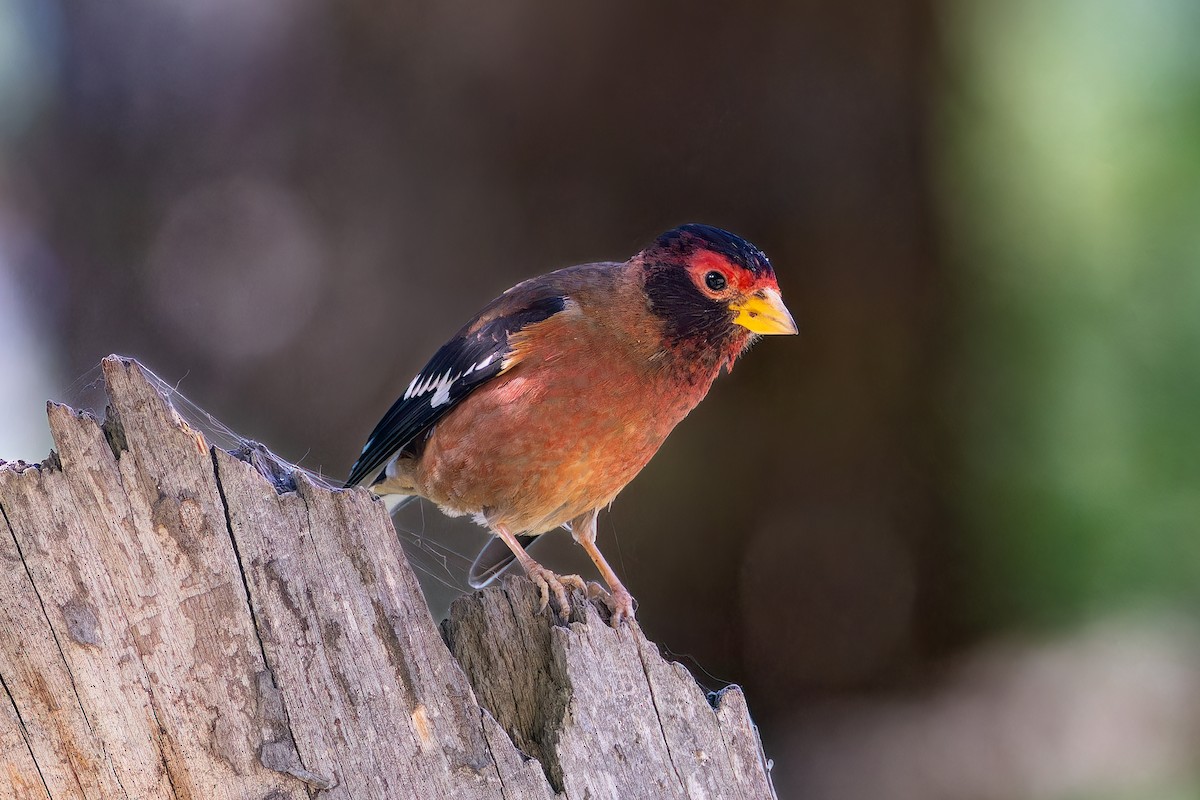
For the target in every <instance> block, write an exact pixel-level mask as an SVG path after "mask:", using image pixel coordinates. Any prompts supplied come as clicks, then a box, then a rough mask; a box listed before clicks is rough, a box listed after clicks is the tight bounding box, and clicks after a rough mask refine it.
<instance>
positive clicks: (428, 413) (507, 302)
mask: <svg viewBox="0 0 1200 800" xmlns="http://www.w3.org/2000/svg"><path fill="white" fill-rule="evenodd" d="M521 294H524V293H521ZM518 298H519V295H518V296H511V295H509V296H501V297H500V298H498V299H497V301H496V302H495V303H493V304H492V305H491V306H489V308H488V309H485V311H484V312H483V314H481V316H480V317H479V318H477V319H476V320H475V321H474V322H472V323H471V324H470V325H468V326H467V327H465V328H463V329H462V330H461V331H459V332H458V334H456V335H455V336H454V338H453V339H451V340H450V341H448V342H446V344H444V345H442V348H441V349H440V350H438V351H437V353H435V354H434V356H433V358H431V359H430V360H429V363H428V364H426V365H425V368H424V369H422V370H421V371H420V372H419V373H417V376H416V377H415V378H413V379H412V382H411V383H410V384H408V389H407V390H406V391H405V392H404V396H403V397H401V398H400V399H399V400H397V401H396V402H395V404H394V405H392V407H391V409H389V410H388V412H387V414H385V415H384V416H383V419H381V420H380V421H379V424H378V425H376V426H375V430H374V431H372V432H371V436H370V438H369V439H367V444H366V446H365V447H363V450H362V454H361V455H360V456H359V457H358V461H356V462H355V464H354V467H353V468H352V469H351V470H350V478H349V480H347V481H346V485H347V486H356V485H358V484H361V483H365V482H366V481H368V480H370V479H372V478H373V477H375V476H376V475H377V474H378V472H379V470H380V469H381V468H382V467H383V466H384V465H386V464H387V463H388V462H389V461H390V460H391V459H392V458H393V457H394V456H395V455H396V454H397V453H399V452H400V451H402V450H405V449H407V448H410V445H412V444H414V440H416V439H417V437H419V436H421V434H423V433H425V432H426V431H428V430H429V429H430V428H431V427H432V426H433V424H434V423H436V422H437V421H438V420H439V419H441V418H442V417H443V416H445V415H446V413H447V412H449V411H450V410H451V409H452V408H454V407H455V406H456V405H458V404H459V403H460V402H462V400H463V398H465V397H467V395H469V394H470V393H471V392H472V391H474V390H475V389H476V388H478V387H479V386H482V385H483V384H484V383H486V382H487V381H488V380H490V379H491V378H494V377H496V376H497V375H499V374H500V373H501V372H502V371H503V370H504V360H505V357H506V356H507V355H508V354H509V351H510V348H509V345H508V339H509V336H510V335H511V334H512V333H514V332H515V331H519V330H521V329H522V328H525V327H527V326H529V325H532V324H533V323H535V322H541V321H542V320H545V319H548V318H550V317H552V316H554V315H555V314H557V313H559V312H560V311H562V310H563V309H564V308H565V307H566V303H567V298H566V296H565V295H560V294H555V295H553V296H550V297H537V298H534V299H530V300H529V301H528V302H519V299H518ZM513 301H517V302H513ZM505 306H508V308H505ZM489 311H490V312H491V314H490V315H489V313H488V312H489ZM422 441H423V440H422ZM414 452H415V451H414Z"/></svg>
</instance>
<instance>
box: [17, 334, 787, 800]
mask: <svg viewBox="0 0 1200 800" xmlns="http://www.w3.org/2000/svg"><path fill="white" fill-rule="evenodd" d="M103 371H104V375H105V380H106V383H107V385H108V391H109V396H110V402H109V408H110V420H106V421H105V423H103V424H102V425H98V424H96V423H95V420H94V418H90V417H88V418H86V419H85V418H83V417H81V416H80V415H77V414H76V413H75V412H73V411H71V410H70V409H68V408H66V407H65V406H52V408H51V427H52V429H53V430H54V434H55V443H56V449H57V450H58V451H59V452H62V453H63V454H64V458H63V459H62V460H61V461H65V463H66V464H67V465H69V466H70V468H71V469H70V470H69V472H61V471H55V470H53V469H44V470H41V471H40V472H41V474H40V475H33V474H32V473H31V474H29V475H28V476H27V477H29V478H30V479H31V480H21V479H20V476H21V475H22V474H23V473H22V471H21V470H20V469H17V468H14V467H12V466H10V465H0V501H3V502H0V511H3V512H4V514H5V523H6V525H7V526H8V529H9V533H10V535H11V536H12V539H13V542H14V545H17V544H18V542H19V541H20V539H19V538H18V534H19V535H20V537H25V539H26V540H27V541H28V542H29V543H30V544H29V547H32V548H34V549H35V550H36V552H35V553H31V552H30V551H29V550H28V549H26V550H24V551H22V550H21V548H20V547H17V548H16V555H15V556H14V557H13V558H12V561H13V563H14V565H15V563H16V561H17V560H18V559H19V560H21V561H22V563H23V565H24V570H23V578H22V581H21V583H20V585H16V584H13V583H12V582H11V581H10V582H8V583H0V607H4V606H5V605H8V604H10V602H13V603H15V602H16V600H17V599H18V598H19V599H20V601H21V602H22V603H24V604H25V605H24V606H22V607H21V608H22V609H23V610H22V611H21V613H23V614H25V615H26V616H25V617H23V619H26V620H34V619H36V620H38V622H37V625H35V626H34V627H37V628H39V629H41V628H43V627H44V628H45V629H46V630H45V631H44V632H42V633H39V634H38V635H40V636H44V637H45V639H46V641H45V642H44V645H43V646H41V647H40V648H36V650H37V653H36V654H35V655H30V653H32V652H33V651H32V650H30V649H29V648H24V649H22V647H23V645H22V643H21V641H20V639H19V637H18V636H14V635H13V633H12V632H11V631H7V630H0V663H11V662H13V659H16V660H17V661H16V662H15V663H22V664H24V663H26V662H25V661H21V659H29V658H38V659H42V662H36V663H43V664H44V666H45V667H46V668H47V669H49V668H51V667H53V669H56V670H59V671H62V672H64V675H63V677H61V678H60V679H59V683H58V684H57V685H58V686H59V690H58V691H59V693H60V696H61V697H68V696H70V694H73V695H74V702H73V703H68V704H66V705H58V706H55V705H54V703H55V702H56V697H55V696H47V697H46V698H44V699H43V700H38V699H37V697H38V695H37V694H36V690H37V689H36V687H34V686H32V685H31V684H30V683H29V682H28V681H24V682H18V683H14V681H13V680H7V683H4V689H5V693H6V695H7V696H8V698H9V702H10V704H11V705H12V707H13V709H14V712H13V713H14V716H13V717H12V718H11V721H10V722H8V723H6V722H5V717H4V716H0V726H3V725H5V724H9V725H11V726H13V728H14V729H17V728H19V730H17V733H18V734H19V735H21V736H22V737H23V739H24V742H25V748H24V749H25V751H28V753H29V758H30V759H32V761H31V763H29V764H25V763H24V762H25V756H24V755H22V756H21V757H20V759H19V760H16V761H10V769H17V770H26V772H25V773H20V774H21V775H22V777H21V779H22V780H27V781H28V782H29V784H30V785H37V784H40V785H41V786H42V787H43V789H44V791H45V794H46V796H47V797H50V798H53V800H66V798H71V800H76V799H77V798H81V797H85V796H86V797H102V798H119V797H129V796H136V797H138V798H139V800H143V798H145V800H160V798H167V797H171V798H176V800H187V799H188V798H200V797H203V798H205V800H210V798H211V799H212V800H236V799H237V798H244V797H258V798H263V799H264V800H266V798H271V800H285V799H286V800H298V798H299V797H301V796H307V797H312V796H313V795H314V794H317V793H320V795H321V797H322V798H327V800H350V799H351V798H352V799H353V800H360V798H361V800H391V799H392V798H407V797H414V798H426V797H438V798H443V797H454V799H455V800H495V798H506V800H555V798H562V800H584V798H589V799H590V800H624V798H640V797H655V798H668V799H671V798H684V797H697V798H699V797H710V798H716V797H741V798H745V799H746V800H771V798H772V797H773V792H771V790H770V788H769V777H768V776H766V775H765V773H764V772H763V769H762V766H761V761H760V760H759V757H760V755H761V747H760V745H759V743H758V738H757V734H756V732H755V731H754V729H753V725H752V723H751V722H750V719H749V716H748V714H746V712H745V705H744V702H743V701H742V700H741V695H740V694H739V695H737V696H736V697H734V696H733V695H730V702H728V703H724V702H721V703H718V707H717V708H716V709H715V710H714V709H713V708H712V707H710V705H709V702H708V700H707V699H706V698H705V696H704V694H703V692H702V691H700V689H699V687H698V686H697V685H696V684H695V682H694V680H692V679H691V678H690V676H689V675H687V674H686V672H684V671H683V670H681V669H677V668H675V667H673V666H671V665H668V664H667V663H666V662H664V661H662V660H661V657H660V656H659V654H658V653H657V652H656V651H653V650H652V649H651V645H650V644H649V643H648V642H647V641H646V640H645V638H644V637H643V636H642V634H641V631H640V629H638V628H637V627H636V625H634V626H629V627H627V628H624V629H622V630H620V631H614V630H613V629H611V628H609V627H608V626H607V625H606V624H605V623H604V621H603V618H602V616H601V615H600V614H599V613H598V612H597V610H596V609H595V608H594V607H592V606H591V605H590V604H589V603H587V602H586V601H584V600H583V599H582V598H577V599H575V600H574V601H573V606H572V611H571V617H570V624H569V625H568V626H566V627H557V626H555V625H554V624H553V622H552V621H551V620H550V619H548V618H547V617H546V616H545V615H541V614H538V613H537V612H536V609H535V605H534V594H535V593H534V590H533V588H532V586H531V585H530V584H529V583H528V582H527V581H525V580H524V579H521V578H509V579H507V580H506V581H505V582H504V583H503V584H502V585H501V586H500V587H498V588H492V589H489V590H486V591H484V592H482V593H478V594H475V595H471V596H468V597H465V598H462V599H460V600H459V601H458V602H457V603H456V604H455V607H454V609H453V610H452V613H451V619H450V620H449V621H448V622H447V623H446V625H445V626H444V627H443V628H442V629H441V630H439V629H438V627H437V626H435V625H434V623H433V620H432V619H430V617H429V614H428V611H427V609H426V607H425V605H424V601H423V598H422V596H421V594H420V590H419V587H418V585H417V583H416V580H415V578H414V576H413V574H412V572H411V570H410V568H409V566H408V563H407V560H406V558H405V556H404V554H403V552H402V551H401V549H400V545H399V542H398V540H397V537H396V534H395V531H394V530H393V529H392V526H391V524H390V520H389V519H388V517H387V515H386V513H385V512H384V511H383V510H382V507H381V505H380V504H379V503H378V502H376V501H374V500H372V499H371V498H370V496H369V495H368V494H367V493H365V492H363V491H361V490H353V491H340V490H330V489H329V488H328V487H327V486H323V485H319V484H317V483H314V482H313V481H311V480H309V479H308V478H307V477H306V476H305V474H304V473H301V472H290V471H289V469H290V465H284V464H282V462H278V461H268V460H266V456H265V455H263V454H264V453H269V451H266V450H265V448H262V447H261V446H254V445H253V443H251V444H249V445H248V446H247V448H246V449H245V454H244V455H243V457H244V458H246V461H242V460H238V458H237V457H236V456H235V455H231V454H229V453H228V452H227V451H225V450H222V449H221V448H219V447H214V446H209V445H206V444H204V440H203V438H202V437H201V436H200V435H199V434H198V433H197V432H196V431H195V430H193V429H191V428H189V427H188V426H187V425H186V424H185V422H184V421H183V420H181V418H180V417H179V416H178V414H176V413H175V412H174V410H173V409H172V408H171V406H170V404H169V403H168V402H167V401H166V399H165V397H164V396H163V394H162V392H161V391H160V390H159V388H156V386H157V385H156V384H155V382H154V380H152V379H151V378H149V377H148V376H147V374H146V373H144V372H143V371H142V369H141V367H140V366H139V365H137V364H136V362H133V361H130V360H126V359H121V358H117V357H114V358H110V359H106V360H105V362H104V365H103ZM85 423H86V424H85ZM61 461H60V466H61ZM6 473H7V474H6ZM33 478H37V480H32V479H33ZM51 478H52V480H50V479H51ZM13 498H16V499H17V500H19V509H20V512H19V513H20V514H21V515H22V516H21V517H20V524H19V525H18V524H17V520H15V519H10V515H11V513H13V511H12V508H11V507H10V503H9V501H10V500H12V499H13ZM222 533H223V535H222ZM0 543H2V542H0ZM9 552H10V554H11V553H12V550H11V549H9ZM35 561H36V568H35ZM239 584H240V589H239V588H237V587H238V586H239ZM6 587H7V588H6ZM5 591H16V592H17V593H18V597H16V598H9V597H6V596H4V592H5ZM47 604H49V605H47ZM48 608H56V609H60V610H62V611H63V618H64V620H65V627H63V625H62V624H59V623H61V622H63V621H61V620H57V619H56V620H54V621H53V622H52V620H51V619H50V617H49V615H48V614H47V609H48ZM38 615H40V616H38ZM59 628H62V630H63V631H64V633H63V634H62V638H61V641H60V639H59V634H58V632H57V631H58V629H59ZM51 639H53V644H51ZM68 651H69V653H68ZM68 654H69V655H70V656H71V657H72V659H73V661H74V663H72V664H68V663H67V660H66V658H67V655H68ZM60 662H61V666H59V663H60ZM22 669H24V668H22ZM77 673H78V674H77ZM21 674H22V675H24V674H25V673H24V672H22V673H21ZM81 674H82V675H84V676H85V678H86V679H84V680H81V679H80V675H81ZM0 678H4V679H8V678H9V676H8V675H4V676H0ZM67 687H70V688H69V689H68V688H67ZM42 691H43V694H46V690H45V689H43V690H42ZM735 700H736V702H735ZM86 709H93V711H94V713H95V714H97V715H99V716H96V718H95V719H96V724H93V720H92V718H91V717H89V716H88V713H87V711H86ZM65 712H70V713H69V714H66V713H65ZM76 716H77V717H78V721H77V722H72V723H70V724H72V725H74V726H75V729H72V728H70V727H67V728H62V727H61V726H60V727H55V724H54V722H55V721H56V720H57V721H59V722H60V723H61V722H62V720H64V719H67V718H68V717H69V718H70V719H72V720H73V719H75V717H76ZM35 729H36V730H37V731H39V735H42V736H43V737H44V738H45V746H46V749H45V753H46V755H47V760H46V761H45V763H43V762H42V761H41V760H39V759H38V758H36V757H35V756H36V755H37V754H39V753H40V752H41V751H40V750H39V747H40V746H41V744H42V743H41V742H36V743H35V742H33V741H32V737H33V731H34V730H35ZM3 732H4V731H3V729H2V727H0V733H3ZM74 735H77V736H78V737H79V740H78V741H79V742H80V743H81V746H82V747H83V749H82V750H81V751H80V752H82V753H84V755H85V757H87V758H91V759H93V760H99V763H101V764H103V765H105V767H104V770H103V771H100V770H99V768H97V767H95V766H94V765H92V766H91V767H89V768H90V769H91V770H92V771H91V772H89V773H87V774H86V775H84V774H83V773H82V772H81V773H76V772H75V765H76V762H75V761H73V760H72V757H66V756H64V755H63V754H64V753H69V752H70V751H71V747H72V746H73V741H71V740H70V736H74ZM14 741H15V740H14ZM514 742H515V743H514ZM518 745H520V746H521V747H522V748H525V749H526V750H527V751H528V752H529V753H530V754H531V755H534V756H536V757H537V758H536V759H533V758H530V757H529V756H527V755H526V754H525V753H524V752H522V751H521V750H520V749H518ZM302 753H303V756H302V755H301V754H302ZM721 753H725V756H724V757H722V755H721ZM697 754H698V755H697ZM693 756H694V757H693ZM79 763H80V764H82V763H83V762H79ZM318 763H319V764H322V765H329V766H331V767H332V769H321V770H312V769H310V768H309V767H308V766H307V765H308V764H318ZM14 765H15V766H14ZM43 768H46V769H45V771H44V772H43ZM160 771H161V772H160ZM148 773H153V775H150V776H149V777H148ZM321 773H325V774H321ZM326 774H327V775H328V776H329V777H326ZM72 775H73V776H74V777H73V780H74V783H72V782H71V781H72V777H71V776H72ZM85 779H86V781H87V783H86V785H84V783H83V781H84V780H85ZM297 781H298V783H297Z"/></svg>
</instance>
